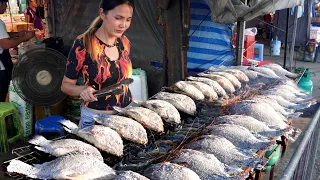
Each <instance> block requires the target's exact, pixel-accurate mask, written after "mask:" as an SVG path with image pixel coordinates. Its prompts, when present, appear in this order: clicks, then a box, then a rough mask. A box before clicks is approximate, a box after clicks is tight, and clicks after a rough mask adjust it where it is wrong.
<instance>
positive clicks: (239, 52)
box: [236, 0, 247, 65]
mask: <svg viewBox="0 0 320 180" xmlns="http://www.w3.org/2000/svg"><path fill="white" fill-rule="evenodd" d="M242 2H243V3H244V4H245V5H247V0H242ZM245 27H246V22H245V21H238V22H237V44H236V60H237V61H236V62H237V65H242V62H243V52H244V48H243V43H244V30H245Z"/></svg>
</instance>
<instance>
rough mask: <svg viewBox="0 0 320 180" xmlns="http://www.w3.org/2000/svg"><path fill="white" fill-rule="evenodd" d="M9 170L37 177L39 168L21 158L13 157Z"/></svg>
mask: <svg viewBox="0 0 320 180" xmlns="http://www.w3.org/2000/svg"><path fill="white" fill-rule="evenodd" d="M7 171H8V172H14V173H19V174H23V175H26V176H28V177H31V178H37V176H36V173H37V169H36V168H34V167H32V166H31V165H29V164H27V163H24V162H22V161H20V160H16V159H13V160H12V161H11V162H10V164H9V166H8V167H7Z"/></svg>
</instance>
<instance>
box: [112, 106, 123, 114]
mask: <svg viewBox="0 0 320 180" xmlns="http://www.w3.org/2000/svg"><path fill="white" fill-rule="evenodd" d="M112 108H113V110H115V111H117V112H118V113H121V112H123V111H124V109H125V108H121V107H119V106H113V107H112Z"/></svg>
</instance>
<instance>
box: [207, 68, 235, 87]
mask: <svg viewBox="0 0 320 180" xmlns="http://www.w3.org/2000/svg"><path fill="white" fill-rule="evenodd" d="M208 74H216V75H219V76H223V77H225V78H227V79H228V80H229V81H230V82H231V83H232V85H233V86H234V87H235V88H237V89H240V88H241V82H240V81H239V80H238V79H237V77H235V76H234V75H232V74H231V73H228V72H208Z"/></svg>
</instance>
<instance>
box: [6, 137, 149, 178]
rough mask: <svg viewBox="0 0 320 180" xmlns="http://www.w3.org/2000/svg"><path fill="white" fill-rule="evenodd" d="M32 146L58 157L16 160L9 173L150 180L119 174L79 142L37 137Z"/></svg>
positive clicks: (91, 148)
mask: <svg viewBox="0 0 320 180" xmlns="http://www.w3.org/2000/svg"><path fill="white" fill-rule="evenodd" d="M29 143H31V144H33V145H35V148H37V149H38V150H40V151H43V152H46V153H49V154H51V155H53V156H55V157H57V158H56V159H54V160H52V161H49V162H45V163H43V164H34V165H29V164H26V163H24V162H22V161H20V160H15V159H14V160H12V161H11V162H10V164H9V166H8V167H7V171H8V172H14V173H20V174H24V175H26V176H27V177H30V178H34V179H68V180H79V179H85V180H97V179H99V180H100V179H101V180H109V179H116V180H129V179H137V180H147V179H148V178H146V177H144V176H142V175H140V174H138V173H136V172H133V171H124V172H116V171H115V170H114V169H112V168H111V167H109V166H108V165H107V164H105V163H104V161H103V158H102V155H101V153H100V152H99V150H98V149H97V148H96V147H94V146H92V145H90V144H87V143H84V142H82V141H79V140H75V139H60V140H55V141H52V140H47V139H45V138H44V137H43V136H39V135H37V136H35V137H34V138H33V139H31V140H30V141H29Z"/></svg>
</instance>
